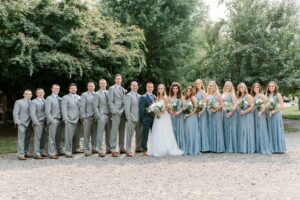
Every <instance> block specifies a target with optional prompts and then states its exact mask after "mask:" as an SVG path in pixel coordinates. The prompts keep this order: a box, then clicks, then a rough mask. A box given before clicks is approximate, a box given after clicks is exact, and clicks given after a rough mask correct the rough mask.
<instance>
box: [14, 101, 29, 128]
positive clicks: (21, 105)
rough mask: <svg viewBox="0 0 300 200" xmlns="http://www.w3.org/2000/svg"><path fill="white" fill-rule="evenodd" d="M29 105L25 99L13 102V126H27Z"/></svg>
mask: <svg viewBox="0 0 300 200" xmlns="http://www.w3.org/2000/svg"><path fill="white" fill-rule="evenodd" d="M30 103H31V101H30V100H29V105H28V103H27V101H26V100H25V99H19V100H17V101H16V102H15V105H14V110H13V117H14V123H15V124H23V125H24V126H29V123H30V121H31V118H30Z"/></svg>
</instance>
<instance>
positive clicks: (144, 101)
mask: <svg viewBox="0 0 300 200" xmlns="http://www.w3.org/2000/svg"><path fill="white" fill-rule="evenodd" d="M146 90H147V93H146V94H144V95H143V96H141V98H140V102H139V112H140V119H141V121H142V124H143V131H142V148H143V154H144V156H147V155H148V154H147V151H148V147H147V142H148V136H149V130H150V129H151V128H152V125H153V120H154V115H153V114H152V113H149V112H148V111H147V109H148V108H149V106H150V105H151V104H152V103H153V102H154V101H155V98H156V97H155V96H154V95H153V94H152V92H153V83H147V85H146Z"/></svg>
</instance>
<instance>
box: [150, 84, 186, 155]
mask: <svg viewBox="0 0 300 200" xmlns="http://www.w3.org/2000/svg"><path fill="white" fill-rule="evenodd" d="M156 101H157V102H161V103H162V104H163V105H164V111H163V112H161V113H159V114H158V115H157V116H156V117H155V119H154V122H153V127H152V134H151V135H150V138H149V143H150V145H149V150H148V153H149V155H151V156H155V157H161V156H177V155H182V154H183V152H182V151H181V150H180V149H179V148H178V145H177V143H176V139H175V136H174V133H173V127H172V121H171V116H170V114H169V113H168V112H167V111H168V110H169V108H170V105H169V100H168V97H167V95H166V89H165V86H164V85H163V84H159V85H158V87H157V99H156Z"/></svg>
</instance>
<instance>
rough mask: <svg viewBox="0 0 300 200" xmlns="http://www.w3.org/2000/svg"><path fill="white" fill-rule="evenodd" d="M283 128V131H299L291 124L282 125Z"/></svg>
mask: <svg viewBox="0 0 300 200" xmlns="http://www.w3.org/2000/svg"><path fill="white" fill-rule="evenodd" d="M284 130H285V132H287V133H296V132H298V131H299V129H298V128H296V127H291V126H284Z"/></svg>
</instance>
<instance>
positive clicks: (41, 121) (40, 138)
mask: <svg viewBox="0 0 300 200" xmlns="http://www.w3.org/2000/svg"><path fill="white" fill-rule="evenodd" d="M45 103H46V102H45V99H40V98H36V99H34V100H32V101H31V104H30V117H31V120H32V126H33V132H34V156H36V157H38V156H41V154H42V153H45V151H44V144H45V134H46V130H45V128H46V113H45Z"/></svg>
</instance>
